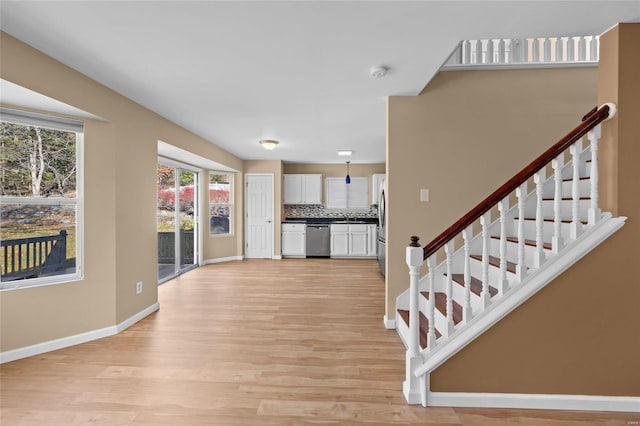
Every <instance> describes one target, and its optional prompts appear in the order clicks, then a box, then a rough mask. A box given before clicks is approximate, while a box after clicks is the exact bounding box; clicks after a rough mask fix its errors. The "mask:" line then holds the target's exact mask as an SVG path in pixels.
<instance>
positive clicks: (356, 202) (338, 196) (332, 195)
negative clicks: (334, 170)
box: [325, 177, 369, 209]
mask: <svg viewBox="0 0 640 426" xmlns="http://www.w3.org/2000/svg"><path fill="white" fill-rule="evenodd" d="M325 183H326V186H327V188H326V189H327V190H326V203H325V204H326V206H327V208H328V209H367V208H369V179H368V178H365V177H352V178H351V183H350V184H347V183H346V182H345V180H344V178H343V177H331V178H329V177H328V178H326V179H325Z"/></svg>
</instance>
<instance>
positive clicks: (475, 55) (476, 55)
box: [470, 40, 482, 64]
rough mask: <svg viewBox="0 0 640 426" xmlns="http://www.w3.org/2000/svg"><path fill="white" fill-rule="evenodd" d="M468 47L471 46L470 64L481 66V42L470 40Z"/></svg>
mask: <svg viewBox="0 0 640 426" xmlns="http://www.w3.org/2000/svg"><path fill="white" fill-rule="evenodd" d="M470 46H471V63H472V64H481V63H482V41H481V40H471V43H470Z"/></svg>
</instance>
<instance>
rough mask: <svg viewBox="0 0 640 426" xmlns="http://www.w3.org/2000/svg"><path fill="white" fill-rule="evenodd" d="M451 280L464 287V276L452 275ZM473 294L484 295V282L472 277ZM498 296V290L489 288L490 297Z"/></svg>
mask: <svg viewBox="0 0 640 426" xmlns="http://www.w3.org/2000/svg"><path fill="white" fill-rule="evenodd" d="M451 278H452V279H453V281H454V282H455V283H456V284H460V285H461V286H463V287H464V274H453V275H451ZM471 292H472V293H473V294H475V295H476V296H480V294H481V293H482V281H480V280H479V279H477V278H476V277H471ZM496 294H498V289H497V288H495V287H491V286H489V296H491V297H493V296H495V295H496Z"/></svg>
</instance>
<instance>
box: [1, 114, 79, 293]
mask: <svg viewBox="0 0 640 426" xmlns="http://www.w3.org/2000/svg"><path fill="white" fill-rule="evenodd" d="M3 112H4V110H3ZM13 116H15V114H14V115H13ZM13 116H12V117H13ZM3 117H4V116H3ZM25 117H26V118H25V120H26V123H28V124H24V123H19V122H18V123H16V122H13V121H4V119H3V120H2V121H0V166H1V170H0V199H1V201H2V206H1V207H0V241H1V242H2V246H1V248H0V259H1V260H0V262H1V265H0V272H1V274H0V281H2V282H3V285H2V286H1V288H10V287H16V286H17V287H21V286H26V285H36V284H41V283H48V282H49V281H52V279H51V278H53V281H55V279H56V277H59V276H63V275H65V276H69V275H76V276H78V275H79V262H78V258H79V253H77V247H78V245H77V244H76V240H77V239H78V238H79V236H78V223H77V222H78V216H79V208H80V206H81V204H80V199H79V190H78V185H77V175H78V170H77V169H78V161H77V157H78V146H79V143H78V142H79V140H80V138H81V136H82V133H80V132H76V131H68V130H60V129H54V128H48V127H44V126H39V125H35V124H31V123H29V122H30V121H31V119H30V118H29V116H28V115H27V116H25ZM63 127H66V126H63ZM78 127H79V129H81V124H79V125H78ZM47 278H48V280H47ZM34 280H35V281H36V282H33V281H34ZM8 282H13V283H14V285H9V284H7V283H8Z"/></svg>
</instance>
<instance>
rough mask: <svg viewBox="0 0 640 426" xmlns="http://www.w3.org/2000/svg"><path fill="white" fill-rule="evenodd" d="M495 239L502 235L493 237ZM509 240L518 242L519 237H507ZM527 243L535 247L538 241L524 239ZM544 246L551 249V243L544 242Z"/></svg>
mask: <svg viewBox="0 0 640 426" xmlns="http://www.w3.org/2000/svg"><path fill="white" fill-rule="evenodd" d="M491 238H492V239H494V240H499V239H500V237H491ZM507 241H509V242H510V243H518V237H507ZM524 243H525V245H528V246H531V247H535V246H536V242H535V241H534V240H526V239H525V240H524ZM542 248H544V249H547V250H551V243H545V242H543V243H542Z"/></svg>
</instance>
